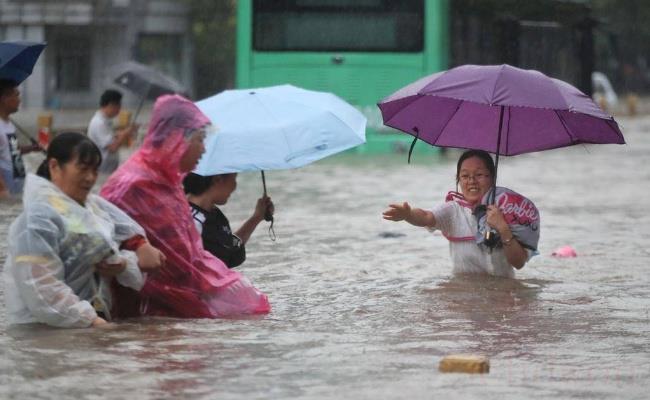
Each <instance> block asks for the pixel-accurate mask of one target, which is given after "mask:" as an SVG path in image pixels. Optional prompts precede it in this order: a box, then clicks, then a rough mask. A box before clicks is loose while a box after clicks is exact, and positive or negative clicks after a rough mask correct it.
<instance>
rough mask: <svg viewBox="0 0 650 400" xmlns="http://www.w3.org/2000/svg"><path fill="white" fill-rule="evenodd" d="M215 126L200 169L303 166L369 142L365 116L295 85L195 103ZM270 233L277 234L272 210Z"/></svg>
mask: <svg viewBox="0 0 650 400" xmlns="http://www.w3.org/2000/svg"><path fill="white" fill-rule="evenodd" d="M196 105H197V106H198V107H199V109H200V110H201V111H202V112H203V113H204V114H205V115H206V116H207V117H208V118H210V120H211V121H212V124H213V125H216V127H217V133H216V134H215V135H210V136H209V137H208V139H207V142H206V151H205V154H204V155H203V157H202V158H201V160H200V161H199V164H198V165H197V167H196V170H195V171H194V172H196V173H197V174H199V175H203V176H210V175H218V174H225V173H231V172H242V171H261V172H262V184H263V187H264V196H266V179H265V177H264V170H273V169H288V168H296V167H301V166H303V165H307V164H309V163H311V162H314V161H317V160H320V159H322V158H324V157H327V156H330V155H332V154H336V153H338V152H341V151H344V150H347V149H350V148H352V147H355V146H358V145H360V144H363V143H365V142H366V117H364V116H363V114H361V113H360V112H359V111H358V110H357V109H356V108H354V107H352V106H351V105H350V104H348V103H346V102H345V101H343V100H341V99H340V98H338V97H337V96H335V95H333V94H331V93H326V92H315V91H311V90H305V89H301V88H298V87H295V86H291V85H280V86H271V87H264V88H258V89H240V90H226V91H224V92H221V93H219V94H217V95H215V96H212V97H209V98H207V99H203V100H201V101H199V102H197V103H196ZM264 219H265V220H267V221H271V227H270V228H269V234H270V235H271V238H272V239H274V240H275V233H274V232H273V216H272V215H271V214H270V213H269V212H268V211H267V214H266V215H265V216H264Z"/></svg>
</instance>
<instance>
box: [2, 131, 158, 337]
mask: <svg viewBox="0 0 650 400" xmlns="http://www.w3.org/2000/svg"><path fill="white" fill-rule="evenodd" d="M101 161H102V157H101V153H100V152H99V149H98V148H97V146H96V145H95V144H94V143H93V142H92V141H91V140H90V139H88V138H87V137H86V136H85V135H83V134H81V133H77V132H66V133H61V134H59V135H57V136H56V137H55V138H54V139H53V140H52V142H51V143H50V145H49V147H48V150H47V156H46V159H45V160H44V161H43V163H42V164H41V165H40V167H39V168H38V172H37V174H36V175H32V174H29V175H28V176H27V181H26V185H25V190H24V195H23V205H24V210H23V212H22V213H21V214H20V215H19V216H18V217H17V218H16V220H15V221H14V222H13V223H12V224H11V227H10V230H9V246H8V250H9V251H8V253H9V254H8V256H7V261H6V264H5V268H4V281H5V301H6V304H7V311H8V319H9V323H10V324H22V323H33V322H39V323H44V324H48V325H52V326H57V327H66V328H82V327H91V326H92V327H96V326H99V325H102V324H105V323H106V321H107V320H110V318H111V305H112V300H113V299H112V296H111V285H112V284H113V280H115V281H116V282H117V284H118V285H122V286H125V287H130V288H133V289H139V288H141V287H142V285H143V284H144V281H145V277H144V276H143V274H142V272H141V269H142V270H153V269H156V268H158V267H159V266H160V264H161V263H162V262H163V261H164V256H162V254H161V253H160V252H158V251H157V250H156V249H154V248H153V247H152V246H151V245H150V244H149V243H148V242H147V240H146V239H145V234H144V230H143V229H142V228H141V227H140V226H139V225H138V224H137V223H136V222H135V221H133V220H132V219H131V218H129V217H128V216H127V215H126V214H125V213H124V212H122V211H121V210H119V209H118V208H117V207H115V206H114V205H112V204H111V203H109V202H108V201H106V200H104V199H102V198H100V197H98V196H96V195H93V194H91V193H90V192H91V189H92V188H93V185H94V184H95V181H96V180H97V168H98V167H99V165H100V164H101Z"/></svg>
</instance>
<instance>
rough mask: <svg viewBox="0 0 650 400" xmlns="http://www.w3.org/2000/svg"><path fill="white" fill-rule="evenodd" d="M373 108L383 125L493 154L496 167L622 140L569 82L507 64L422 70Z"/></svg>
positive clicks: (436, 143) (434, 142)
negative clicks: (507, 159)
mask: <svg viewBox="0 0 650 400" xmlns="http://www.w3.org/2000/svg"><path fill="white" fill-rule="evenodd" d="M378 106H379V109H380V110H381V113H382V116H383V119H384V125H388V126H391V127H393V128H397V129H399V130H401V131H404V132H406V133H408V134H411V135H413V136H415V138H416V140H417V139H422V140H424V141H425V142H427V143H429V144H432V145H434V146H441V147H458V148H464V149H476V150H485V151H488V152H491V153H495V154H496V156H497V165H498V162H499V154H505V155H508V156H510V155H517V154H522V153H529V152H534V151H541V150H548V149H554V148H558V147H565V146H570V145H574V144H578V143H618V144H624V143H625V140H624V139H623V135H622V134H621V131H620V130H619V128H618V125H617V124H616V122H615V121H614V119H613V118H612V117H611V116H609V115H607V114H605V113H604V112H603V111H602V110H601V109H600V108H599V107H598V106H597V105H596V104H595V103H594V102H593V101H592V100H591V98H590V97H588V96H587V95H585V94H584V93H582V92H580V91H579V90H578V89H576V88H575V87H573V86H571V85H569V84H568V83H566V82H564V81H561V80H558V79H553V78H549V77H548V76H546V75H544V74H542V73H541V72H538V71H534V70H523V69H519V68H515V67H512V66H510V65H506V64H504V65H485V66H482V65H463V66H460V67H456V68H453V69H450V70H448V71H443V72H439V73H436V74H433V75H429V76H427V77H424V78H422V79H420V80H418V81H416V82H414V83H412V84H410V85H408V86H406V87H404V88H402V89H400V90H398V91H397V92H395V93H393V94H392V95H390V96H388V97H387V98H385V99H384V100H382V101H381V102H379V104H378ZM413 144H415V140H414V142H413ZM412 149H413V146H411V150H412Z"/></svg>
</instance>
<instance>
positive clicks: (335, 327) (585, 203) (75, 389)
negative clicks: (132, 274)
mask: <svg viewBox="0 0 650 400" xmlns="http://www.w3.org/2000/svg"><path fill="white" fill-rule="evenodd" d="M621 123H622V126H623V129H624V133H625V134H626V139H627V141H628V145H626V146H614V145H609V146H590V147H588V148H585V147H582V146H578V147H574V148H569V149H561V150H553V151H548V152H544V153H538V154H531V155H524V156H518V157H514V158H507V159H502V163H501V168H500V178H499V179H500V184H501V185H504V186H508V187H511V188H513V189H515V190H517V191H520V192H522V193H524V194H526V195H527V196H529V197H530V198H531V199H533V201H535V202H536V204H537V206H538V208H539V209H540V211H541V213H542V239H541V243H540V252H541V255H540V256H537V257H535V258H534V259H533V260H532V261H531V262H530V263H529V264H528V265H527V266H526V267H525V268H524V269H523V270H522V271H520V272H518V275H517V279H516V280H504V279H486V278H484V277H478V278H477V277H453V276H451V275H450V271H451V266H450V262H449V256H448V250H447V243H446V242H445V240H444V239H443V238H442V237H440V236H432V235H430V234H428V233H427V232H426V231H424V230H421V229H417V228H414V227H411V226H408V225H406V224H395V223H391V222H387V221H383V220H382V219H381V216H380V214H381V211H382V210H383V209H384V207H385V205H386V204H388V203H389V202H392V201H398V200H409V201H410V202H411V203H412V204H415V205H418V206H428V205H433V204H434V203H436V202H438V201H441V199H442V198H444V194H445V193H446V191H447V190H450V189H453V174H454V168H455V161H456V157H457V155H456V153H451V154H449V158H448V159H445V158H443V159H440V160H435V159H433V160H432V159H419V160H416V163H415V164H414V165H413V164H412V165H406V161H405V159H406V157H405V156H394V157H383V158H378V159H368V158H360V157H353V156H352V157H348V156H345V157H343V158H335V159H330V160H327V161H325V162H322V163H319V164H316V165H312V166H309V167H306V168H303V169H299V170H292V171H274V172H269V173H267V180H268V184H269V191H270V194H271V196H272V197H273V199H274V201H275V203H276V209H277V216H276V232H277V234H278V241H277V242H271V241H270V240H269V239H268V237H267V235H266V231H265V229H263V228H262V227H260V229H258V231H257V232H256V233H255V235H254V236H253V238H252V241H251V243H250V244H249V246H248V254H249V259H248V261H247V262H246V263H245V264H244V266H242V267H240V270H241V271H243V272H244V273H245V274H246V275H248V276H249V277H250V278H251V279H252V280H253V281H254V282H255V283H256V285H257V286H258V287H260V288H261V289H262V290H264V291H265V292H266V293H267V294H268V295H269V297H270V299H271V302H272V306H273V312H272V313H271V314H270V315H268V316H267V317H265V318H262V319H245V320H174V319H143V320H138V321H131V322H123V323H119V324H117V325H116V326H115V327H114V329H112V330H54V329H48V328H38V329H36V328H33V327H32V328H31V329H24V328H22V329H17V328H8V327H7V326H6V322H5V317H4V315H3V316H2V317H0V354H1V357H0V398H34V399H62V398H73V399H93V398H100V397H101V398H115V399H118V398H132V397H136V396H137V398H143V399H154V398H155V399H175V398H189V399H191V398H206V399H208V398H210V399H211V398H219V399H235V398H247V399H250V398H264V399H266V398H282V399H285V398H307V399H321V398H331V399H334V398H336V399H338V398H350V399H352V398H354V399H356V398H434V397H435V398H466V399H470V398H481V399H504V398H512V399H522V398H548V399H558V398H563V399H564V398H584V399H595V398H626V399H630V398H639V399H640V398H646V396H647V388H648V387H649V386H650V315H649V313H650V277H649V276H650V274H649V273H648V265H649V261H650V257H649V256H650V216H649V213H648V205H649V204H650V188H649V183H650V167H648V162H649V161H650V156H649V154H650V118H646V119H635V120H622V121H621ZM260 191H261V183H260V181H259V176H258V175H257V174H243V175H241V176H240V185H239V189H238V191H237V192H236V193H235V195H233V197H232V199H231V204H229V205H228V206H227V207H226V213H227V214H228V215H229V216H230V218H231V220H232V221H233V222H234V225H238V223H239V222H240V221H242V220H243V219H244V218H245V217H247V215H248V213H249V212H250V211H252V206H253V204H254V203H255V199H256V196H257V195H258V194H259V192H260ZM1 207H2V208H1V210H2V211H1V213H0V220H1V225H2V229H1V230H0V246H1V247H0V256H1V257H2V259H4V255H5V250H6V249H5V246H6V239H5V235H6V227H7V226H8V224H9V223H10V221H11V220H12V219H13V218H14V217H15V215H17V214H18V213H19V211H20V204H19V203H17V202H14V203H2V204H1ZM564 244H570V245H572V246H573V247H574V248H575V249H576V251H577V252H578V254H579V257H578V258H575V259H555V258H552V257H550V256H549V255H550V253H551V252H552V251H553V250H554V249H555V248H556V247H558V246H560V245H564ZM0 309H2V310H0V311H4V306H0ZM459 352H460V353H467V352H469V353H481V354H485V355H487V356H488V357H489V358H490V361H491V372H490V373H489V374H487V375H480V376H479V375H465V374H442V373H440V372H438V370H437V367H438V362H439V361H440V359H441V358H442V357H443V356H444V355H446V354H451V353H459Z"/></svg>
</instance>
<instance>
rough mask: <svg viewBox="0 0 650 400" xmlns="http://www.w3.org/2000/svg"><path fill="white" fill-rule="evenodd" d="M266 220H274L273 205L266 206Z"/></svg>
mask: <svg viewBox="0 0 650 400" xmlns="http://www.w3.org/2000/svg"><path fill="white" fill-rule="evenodd" d="M264 221H269V222H273V214H272V213H271V206H267V207H266V211H265V212H264Z"/></svg>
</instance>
